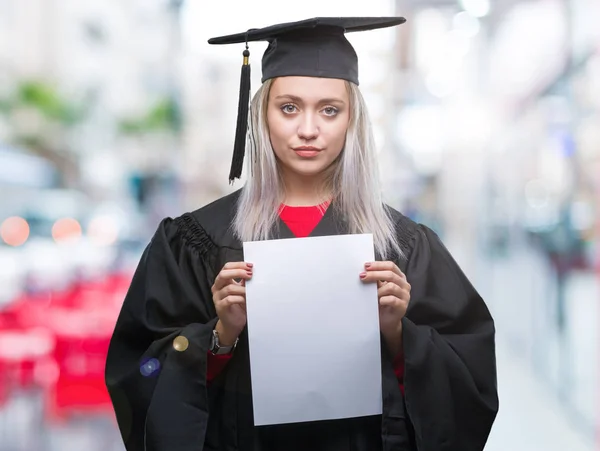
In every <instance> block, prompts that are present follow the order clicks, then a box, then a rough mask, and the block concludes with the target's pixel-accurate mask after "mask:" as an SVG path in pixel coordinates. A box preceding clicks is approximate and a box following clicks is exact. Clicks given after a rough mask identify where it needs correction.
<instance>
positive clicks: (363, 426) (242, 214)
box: [106, 18, 498, 451]
mask: <svg viewBox="0 0 600 451" xmlns="http://www.w3.org/2000/svg"><path fill="white" fill-rule="evenodd" d="M402 22H404V20H403V19H402V18H321V19H311V20H307V21H302V22H295V23H291V24H283V25H276V26H273V27H269V28H266V29H259V30H250V31H248V32H246V33H242V34H238V35H233V36H226V37H224V38H217V39H214V40H211V41H209V42H212V43H223V44H226V43H234V42H246V43H248V42H249V41H255V40H263V39H266V40H269V42H270V44H269V47H268V49H267V51H266V52H265V54H264V56H263V85H262V86H261V88H260V89H259V90H258V92H257V93H256V95H255V96H254V98H253V100H252V105H251V108H250V140H249V142H250V143H251V148H250V151H251V152H250V155H251V159H250V164H249V167H250V169H251V172H250V175H249V178H248V181H247V183H246V184H245V185H244V187H243V188H242V189H241V190H238V191H236V192H235V193H233V194H231V195H228V196H226V197H224V198H221V199H219V200H217V201H215V202H213V203H211V204H210V205H207V206H205V207H203V208H201V209H199V210H197V211H194V212H192V213H186V214H183V215H182V216H180V217H177V218H175V219H171V218H166V219H164V220H163V221H162V222H161V224H160V225H159V227H158V230H157V231H156V234H155V235H154V237H153V238H152V240H151V242H150V244H149V245H148V247H147V248H146V250H145V252H144V254H143V256H142V259H141V261H140V264H139V267H138V269H137V271H136V274H135V276H134V279H133V281H132V284H131V288H130V290H129V292H128V294H127V297H126V299H125V302H124V304H123V308H122V311H121V314H120V317H119V320H118V323H117V325H116V328H115V331H114V335H113V339H112V342H111V346H110V350H109V355H108V359H107V365H106V381H107V386H108V389H109V391H110V394H111V397H112V400H113V404H114V409H115V412H116V416H117V420H118V423H119V427H120V430H121V434H122V437H123V440H124V443H125V446H126V448H127V450H128V451H141V450H148V451H167V450H168V451H184V450H186V451H187V450H189V451H191V450H197V451H200V450H248V451H251V450H252V451H263V450H284V451H289V450H326V451H350V450H356V451H373V450H386V451H387V450H389V451H392V450H419V451H434V450H435V451H441V450H449V451H450V450H452V451H458V450H460V451H480V450H482V449H483V448H484V445H485V442H486V440H487V437H488V434H489V432H490V429H491V426H492V423H493V421H494V419H495V416H496V413H497V409H498V399H497V389H496V363H495V346H494V336H495V330H494V323H493V320H492V318H491V316H490V313H489V311H488V309H487V308H486V305H485V303H484V301H483V300H482V299H481V297H480V296H479V295H478V294H477V292H476V291H475V289H474V288H473V287H472V285H471V284H470V283H469V281H468V280H467V278H466V277H465V275H464V274H463V273H462V271H461V270H460V268H459V267H458V265H457V264H456V263H455V261H454V260H453V259H452V257H451V256H450V254H449V253H448V251H447V250H446V248H445V247H444V245H443V244H442V243H441V242H440V240H439V238H438V237H437V236H436V235H435V233H434V232H432V231H431V230H430V229H429V228H427V227H426V226H424V225H420V224H415V223H413V222H412V221H410V220H409V219H408V218H406V217H405V216H403V215H402V214H401V213H399V212H397V211H395V210H394V209H392V208H390V207H388V206H386V205H385V204H384V203H383V201H382V199H381V196H380V188H379V184H378V176H377V172H378V171H377V161H376V151H375V148H374V142H373V137H372V130H371V126H370V123H369V119H368V115H367V109H366V106H365V103H364V100H363V98H362V96H361V94H360V91H359V89H358V86H357V85H358V71H357V67H358V65H357V58H356V54H355V53H354V50H353V49H352V46H351V45H350V43H349V42H348V41H347V40H346V38H345V35H344V33H346V32H350V31H362V30H368V29H375V28H382V27H386V26H393V25H398V24H401V23H402ZM244 55H245V61H244V62H245V64H244V68H243V72H242V74H243V75H242V96H241V100H240V119H239V120H240V124H239V127H238V132H239V133H238V138H237V139H236V150H235V156H234V162H233V165H232V174H231V176H230V178H235V177H238V176H239V172H240V169H241V167H240V165H241V160H242V159H243V154H244V143H245V136H246V125H245V124H246V121H247V117H246V114H247V113H246V111H245V103H246V102H245V99H244V96H245V95H247V94H245V92H244V91H246V90H249V84H248V80H247V77H249V73H248V69H249V68H248V64H247V63H248V53H247V51H246V52H244ZM347 233H372V234H373V236H374V242H375V251H376V255H377V258H376V261H373V262H365V268H364V271H362V272H361V273H357V274H356V277H357V278H360V279H361V280H362V281H363V282H364V283H375V284H377V286H378V298H379V312H380V315H379V317H380V329H381V336H382V347H381V350H382V351H381V362H382V366H381V371H382V381H383V383H382V390H383V393H382V395H383V414H382V415H378V416H373V417H363V418H351V419H340V420H332V421H320V422H307V423H300V424H286V425H274V426H261V427H255V426H254V422H253V414H252V412H253V410H252V396H251V395H252V393H251V383H250V361H249V354H248V336H247V332H246V307H245V303H246V299H245V281H247V280H250V279H251V278H252V271H253V265H252V262H246V261H245V260H244V256H243V252H242V243H243V242H244V241H251V240H266V239H271V240H275V239H281V238H292V237H307V236H323V235H333V234H347ZM290 289H293V287H290ZM306 333H307V334H310V333H311V331H309V330H307V331H306ZM325 345H331V352H332V353H334V352H335V343H330V344H325ZM277 346H278V343H277V342H274V343H273V347H274V349H276V348H277ZM351 395H352V394H349V396H351Z"/></svg>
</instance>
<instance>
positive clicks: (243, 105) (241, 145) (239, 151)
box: [229, 48, 250, 184]
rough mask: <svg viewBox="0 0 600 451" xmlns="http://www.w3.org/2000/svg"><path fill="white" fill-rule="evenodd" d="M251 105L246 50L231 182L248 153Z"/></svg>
mask: <svg viewBox="0 0 600 451" xmlns="http://www.w3.org/2000/svg"><path fill="white" fill-rule="evenodd" d="M249 107H250V51H249V50H248V48H246V50H244V64H243V65H242V74H241V77H240V101H239V104H238V117H237V126H236V129H235V141H234V144H233V159H232V161H231V171H230V172H229V183H230V184H231V183H232V182H233V181H234V179H236V178H238V179H239V178H240V176H241V175H242V169H243V167H244V155H245V153H246V134H247V133H248V109H249Z"/></svg>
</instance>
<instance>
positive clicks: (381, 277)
mask: <svg viewBox="0 0 600 451" xmlns="http://www.w3.org/2000/svg"><path fill="white" fill-rule="evenodd" d="M360 278H361V279H362V280H363V281H364V282H375V281H382V282H391V283H395V284H396V285H398V286H400V284H402V280H403V279H402V278H401V277H400V276H399V275H398V274H396V273H395V272H392V271H389V270H388V271H365V272H363V273H361V275H360ZM382 285H383V284H382Z"/></svg>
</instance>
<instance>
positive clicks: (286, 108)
mask: <svg viewBox="0 0 600 451" xmlns="http://www.w3.org/2000/svg"><path fill="white" fill-rule="evenodd" d="M297 110H298V109H297V108H296V105H294V104H293V103H286V104H285V105H282V106H281V111H283V112H284V113H285V114H293V113H295V112H296V111H297Z"/></svg>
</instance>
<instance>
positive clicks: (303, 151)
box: [294, 147, 321, 158]
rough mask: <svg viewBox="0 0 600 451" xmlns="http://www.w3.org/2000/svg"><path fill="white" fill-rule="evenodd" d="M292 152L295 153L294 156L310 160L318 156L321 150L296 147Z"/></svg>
mask: <svg viewBox="0 0 600 451" xmlns="http://www.w3.org/2000/svg"><path fill="white" fill-rule="evenodd" d="M294 152H296V155H298V156H299V157H302V158H312V157H315V156H317V155H319V153H320V152H321V150H320V149H318V148H316V147H296V148H294Z"/></svg>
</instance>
